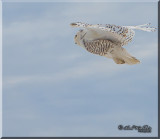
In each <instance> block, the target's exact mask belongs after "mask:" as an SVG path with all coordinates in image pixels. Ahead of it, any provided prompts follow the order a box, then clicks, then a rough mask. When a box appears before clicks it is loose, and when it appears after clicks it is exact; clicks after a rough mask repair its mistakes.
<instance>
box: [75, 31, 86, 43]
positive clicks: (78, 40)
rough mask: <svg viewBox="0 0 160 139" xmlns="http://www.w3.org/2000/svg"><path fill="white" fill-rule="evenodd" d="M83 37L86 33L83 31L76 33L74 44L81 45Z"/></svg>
mask: <svg viewBox="0 0 160 139" xmlns="http://www.w3.org/2000/svg"><path fill="white" fill-rule="evenodd" d="M85 35H86V31H84V30H80V31H78V32H77V34H76V35H75V36H74V41H75V44H77V45H81V43H82V42H83V38H84V36H85Z"/></svg>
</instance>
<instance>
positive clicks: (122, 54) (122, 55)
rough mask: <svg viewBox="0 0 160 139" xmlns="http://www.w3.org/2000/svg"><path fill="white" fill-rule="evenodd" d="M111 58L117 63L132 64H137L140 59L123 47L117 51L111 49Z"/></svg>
mask: <svg viewBox="0 0 160 139" xmlns="http://www.w3.org/2000/svg"><path fill="white" fill-rule="evenodd" d="M112 56H113V60H114V62H115V63H117V64H128V65H134V64H139V63H140V61H139V60H138V59H136V58H135V57H133V56H131V55H130V54H129V53H128V52H127V51H126V50H125V49H124V48H122V47H121V48H119V49H118V51H115V52H114V51H113V54H112Z"/></svg>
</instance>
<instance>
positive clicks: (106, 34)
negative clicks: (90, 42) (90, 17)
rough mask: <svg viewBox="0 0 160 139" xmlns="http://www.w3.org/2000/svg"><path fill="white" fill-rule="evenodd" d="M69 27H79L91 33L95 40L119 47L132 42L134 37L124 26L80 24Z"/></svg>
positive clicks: (72, 24)
mask: <svg viewBox="0 0 160 139" xmlns="http://www.w3.org/2000/svg"><path fill="white" fill-rule="evenodd" d="M71 26H73V27H80V28H85V29H87V30H89V31H92V32H93V33H94V34H96V37H97V38H95V40H96V39H107V40H110V41H112V42H117V43H120V44H121V46H123V45H127V44H128V42H130V41H132V38H133V36H134V35H135V32H134V31H133V30H132V29H130V28H128V27H125V26H116V25H111V24H106V25H102V24H96V25H92V24H86V23H81V22H76V23H71Z"/></svg>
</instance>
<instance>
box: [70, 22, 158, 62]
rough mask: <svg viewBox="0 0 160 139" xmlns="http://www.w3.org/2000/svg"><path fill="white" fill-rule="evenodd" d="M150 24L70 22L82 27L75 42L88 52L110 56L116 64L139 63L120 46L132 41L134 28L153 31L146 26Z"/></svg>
mask: <svg viewBox="0 0 160 139" xmlns="http://www.w3.org/2000/svg"><path fill="white" fill-rule="evenodd" d="M148 25H150V24H144V25H138V26H116V25H111V24H106V25H101V24H96V25H92V24H86V23H81V22H76V23H71V26H72V27H79V28H83V29H82V30H80V31H78V32H77V34H76V35H75V38H74V40H75V43H76V44H77V45H79V46H81V47H83V48H84V49H86V50H87V51H88V52H90V53H93V54H98V55H100V56H105V57H108V58H112V59H113V60H114V61H115V63H117V64H129V65H133V64H137V63H140V61H139V60H137V59H136V58H135V57H133V56H131V55H130V54H129V53H128V52H127V51H126V50H125V49H124V48H123V47H122V46H124V45H127V44H128V42H130V41H132V39H133V37H134V35H135V32H134V29H138V30H143V31H148V32H153V31H155V30H156V29H155V28H153V27H147V26H148Z"/></svg>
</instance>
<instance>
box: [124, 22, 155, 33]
mask: <svg viewBox="0 0 160 139" xmlns="http://www.w3.org/2000/svg"><path fill="white" fill-rule="evenodd" d="M149 25H150V23H148V24H143V25H137V26H125V27H128V28H130V29H137V30H143V31H147V32H154V31H156V28H154V27H148V26H149Z"/></svg>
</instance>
